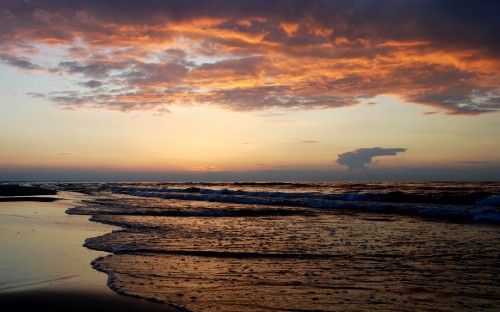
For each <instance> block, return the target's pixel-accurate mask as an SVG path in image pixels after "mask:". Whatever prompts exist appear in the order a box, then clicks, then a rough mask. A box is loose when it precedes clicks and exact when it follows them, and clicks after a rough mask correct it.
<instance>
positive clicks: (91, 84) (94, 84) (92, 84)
mask: <svg viewBox="0 0 500 312" xmlns="http://www.w3.org/2000/svg"><path fill="white" fill-rule="evenodd" d="M81 85H82V86H84V87H87V88H91V89H95V88H100V87H101V86H102V82H100V81H98V80H89V81H85V82H82V83H81Z"/></svg>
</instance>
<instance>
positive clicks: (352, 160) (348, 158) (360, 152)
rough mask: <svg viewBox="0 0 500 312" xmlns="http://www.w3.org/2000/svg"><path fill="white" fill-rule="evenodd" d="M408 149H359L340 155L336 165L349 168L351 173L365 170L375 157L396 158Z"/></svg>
mask: <svg viewBox="0 0 500 312" xmlns="http://www.w3.org/2000/svg"><path fill="white" fill-rule="evenodd" d="M406 150H407V149H406V148H381V147H371V148H359V149H357V150H354V151H352V152H346V153H342V154H339V155H338V156H339V158H338V159H337V161H336V163H337V164H339V165H343V166H347V167H348V168H349V171H353V170H356V169H361V170H365V169H366V166H367V165H369V164H371V163H372V158H373V157H378V156H395V155H397V154H398V153H404V152H406Z"/></svg>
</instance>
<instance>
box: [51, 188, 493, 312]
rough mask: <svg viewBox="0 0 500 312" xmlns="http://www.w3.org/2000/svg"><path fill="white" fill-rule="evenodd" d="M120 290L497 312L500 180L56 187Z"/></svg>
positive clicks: (202, 302) (336, 307)
mask: <svg viewBox="0 0 500 312" xmlns="http://www.w3.org/2000/svg"><path fill="white" fill-rule="evenodd" d="M50 187H52V188H57V189H60V190H73V191H81V192H85V193H88V194H89V196H88V199H86V200H84V201H82V202H81V204H80V205H78V206H77V207H74V208H70V209H69V210H68V211H67V213H69V214H79V215H90V216H91V220H93V221H96V222H102V223H107V224H113V225H118V226H121V227H122V230H119V231H114V232H111V233H108V234H105V235H103V236H99V237H89V238H88V239H86V241H85V242H84V245H85V246H86V247H88V248H91V249H95V250H102V251H107V252H109V253H110V254H109V255H108V256H106V257H103V258H99V259H96V260H95V261H94V262H93V263H92V265H93V266H94V268H96V269H98V270H101V271H103V272H106V273H108V275H109V286H110V287H111V288H112V289H113V290H115V291H117V292H119V293H122V294H127V295H131V296H136V297H141V298H147V299H150V300H155V301H160V302H165V303H168V304H171V305H175V306H177V307H180V308H184V309H186V310H189V311H500V183H498V182H489V183H487V182H483V183H478V182H433V183H343V182H332V183H59V184H51V185H50Z"/></svg>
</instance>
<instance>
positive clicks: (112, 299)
mask: <svg viewBox="0 0 500 312" xmlns="http://www.w3.org/2000/svg"><path fill="white" fill-rule="evenodd" d="M83 197H85V195H83V194H78V193H72V192H60V193H59V194H58V195H51V196H48V195H44V196H36V197H29V196H26V197H23V198H19V197H13V198H8V197H4V198H3V200H2V201H0V245H1V246H2V253H1V256H0V306H1V307H2V311H29V310H35V309H42V310H51V311H54V310H68V311H178V310H175V309H173V308H171V307H169V306H167V305H165V304H159V303H154V302H150V301H146V300H144V299H138V298H133V297H129V296H124V295H120V294H117V293H115V292H114V291H112V290H111V289H110V288H109V287H108V286H107V275H106V274H104V273H101V272H98V271H96V270H95V269H93V268H92V266H91V262H92V261H93V260H94V259H96V258H98V257H100V256H105V255H106V254H107V253H105V252H98V251H93V250H89V249H87V248H85V247H83V246H82V244H83V242H84V241H85V239H86V238H89V237H94V236H99V235H103V234H104V233H107V232H110V231H112V230H114V229H117V227H113V226H109V225H104V224H101V223H96V222H91V221H89V220H88V217H87V216H76V215H67V214H66V213H65V210H66V209H68V208H71V207H73V206H75V203H76V202H77V201H78V200H79V199H81V198H83Z"/></svg>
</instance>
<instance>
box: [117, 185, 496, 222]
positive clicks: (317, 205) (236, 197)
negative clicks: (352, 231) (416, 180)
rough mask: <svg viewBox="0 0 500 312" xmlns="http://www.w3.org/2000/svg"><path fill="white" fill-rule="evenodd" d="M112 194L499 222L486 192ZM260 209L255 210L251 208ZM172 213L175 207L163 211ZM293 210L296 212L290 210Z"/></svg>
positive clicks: (133, 190) (135, 190)
mask: <svg viewBox="0 0 500 312" xmlns="http://www.w3.org/2000/svg"><path fill="white" fill-rule="evenodd" d="M112 191H113V193H115V194H125V195H131V196H136V197H151V198H161V199H171V200H172V199H175V200H184V201H204V202H219V203H234V204H246V205H248V204H254V205H262V206H284V207H290V208H291V207H303V208H314V209H323V210H328V209H350V210H356V211H367V212H385V213H394V214H404V215H418V216H423V217H427V218H437V219H449V220H461V221H472V222H487V223H500V209H499V207H500V200H499V198H500V196H499V195H494V194H489V193H485V192H472V193H468V194H466V195H463V196H456V195H453V196H450V195H446V194H441V195H435V194H434V195H432V196H427V195H415V194H404V193H401V192H389V193H385V194H369V193H344V194H316V193H293V192H292V193H287V192H269V191H258V192H254V191H243V190H231V189H227V188H224V189H203V188H198V187H193V186H190V187H188V188H140V187H113V188H112ZM288 210H289V209H281V210H272V209H269V210H267V211H266V210H260V212H259V210H254V209H248V210H246V211H245V210H244V209H243V210H239V211H236V212H235V211H227V210H222V211H221V210H219V211H217V210H212V211H209V212H207V211H203V210H202V211H195V212H177V213H178V214H179V215H182V214H190V213H192V214H193V215H195V216H202V215H203V214H207V215H209V216H217V215H220V216H229V215H231V214H233V215H235V216H238V214H242V215H244V214H247V215H249V216H250V215H258V214H260V215H266V214H280V213H283V214H286V213H287V211H288ZM253 211H256V212H253ZM162 213H165V214H168V213H170V214H172V212H171V211H170V212H162ZM292 213H293V212H292Z"/></svg>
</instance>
